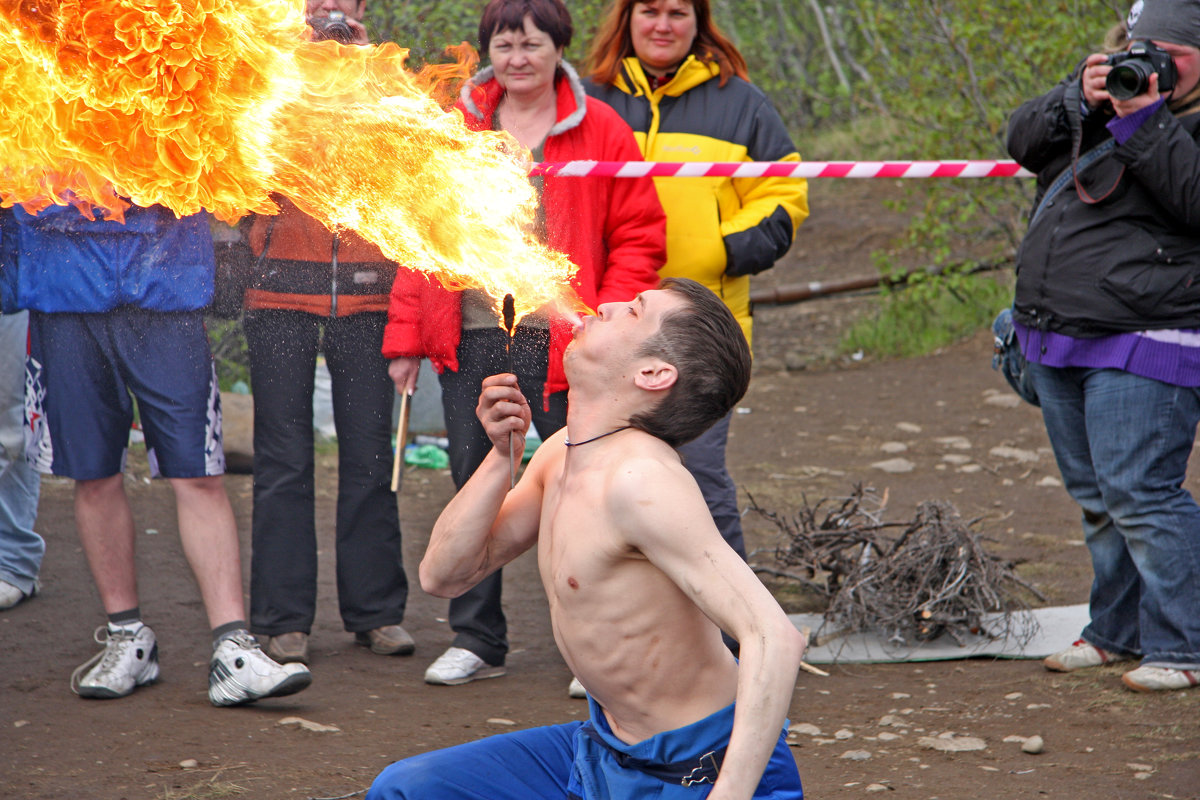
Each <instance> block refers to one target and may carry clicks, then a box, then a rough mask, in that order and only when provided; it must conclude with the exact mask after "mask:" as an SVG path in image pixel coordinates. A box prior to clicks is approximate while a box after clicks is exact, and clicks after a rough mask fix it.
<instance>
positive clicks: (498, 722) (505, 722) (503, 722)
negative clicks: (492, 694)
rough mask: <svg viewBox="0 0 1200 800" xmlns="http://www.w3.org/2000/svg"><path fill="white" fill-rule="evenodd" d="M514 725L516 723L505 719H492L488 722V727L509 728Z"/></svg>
mask: <svg viewBox="0 0 1200 800" xmlns="http://www.w3.org/2000/svg"><path fill="white" fill-rule="evenodd" d="M516 724H517V723H515V722H513V721H512V720H511V719H505V718H504V717H492V718H491V719H489V720H488V725H504V726H507V727H511V726H513V725H516Z"/></svg>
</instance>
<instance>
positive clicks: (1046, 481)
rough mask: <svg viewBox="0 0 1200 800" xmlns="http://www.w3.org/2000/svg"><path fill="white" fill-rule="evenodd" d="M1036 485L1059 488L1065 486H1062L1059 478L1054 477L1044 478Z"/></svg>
mask: <svg viewBox="0 0 1200 800" xmlns="http://www.w3.org/2000/svg"><path fill="white" fill-rule="evenodd" d="M1036 485H1037V486H1054V487H1058V486H1062V485H1063V484H1062V481H1060V480H1059V479H1058V478H1056V477H1054V476H1053V475H1047V476H1046V477H1044V478H1042V479H1041V480H1040V481H1038V482H1037V484H1036Z"/></svg>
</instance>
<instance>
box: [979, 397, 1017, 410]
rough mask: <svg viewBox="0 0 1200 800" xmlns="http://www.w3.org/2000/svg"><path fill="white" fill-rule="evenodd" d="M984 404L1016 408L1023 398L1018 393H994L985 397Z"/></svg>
mask: <svg viewBox="0 0 1200 800" xmlns="http://www.w3.org/2000/svg"><path fill="white" fill-rule="evenodd" d="M983 402H984V405H989V406H999V407H1000V408H1016V407H1017V406H1019V405H1020V404H1021V398H1020V397H1018V396H1017V395H1016V394H1013V393H1009V394H1000V393H997V394H993V395H989V396H988V397H985V398H984V400H983Z"/></svg>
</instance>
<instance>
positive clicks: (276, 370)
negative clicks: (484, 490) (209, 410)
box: [245, 309, 408, 636]
mask: <svg viewBox="0 0 1200 800" xmlns="http://www.w3.org/2000/svg"><path fill="white" fill-rule="evenodd" d="M386 322H387V315H386V314H385V313H383V312H369V313H363V314H354V315H351V316H346V317H338V318H325V317H319V316H316V315H314V314H308V313H304V312H301V311H282V310H274V309H267V310H259V311H252V312H249V313H247V314H246V319H245V329H246V341H247V344H248V345H249V350H250V377H251V380H252V382H253V385H254V516H253V523H252V529H251V530H252V536H251V542H252V545H253V554H252V557H251V560H250V627H251V629H252V630H253V631H254V632H255V633H261V634H265V635H268V636H276V635H279V634H282V633H288V632H291V631H302V632H305V633H308V632H310V631H311V629H312V623H313V615H314V613H315V610H316V599H317V538H316V523H315V518H314V502H315V499H314V487H313V483H314V479H313V400H312V396H313V372H314V370H315V368H316V359H317V351H318V348H320V349H321V350H323V351H324V353H325V362H326V364H327V366H328V367H329V373H330V376H331V377H332V389H333V421H334V426H335V427H336V429H337V437H338V497H337V523H336V552H337V586H338V606H339V609H340V611H341V616H342V622H343V624H344V625H345V628H346V630H348V631H353V632H362V631H368V630H371V629H373V628H377V627H380V626H382V625H394V624H398V623H399V622H401V621H402V620H403V619H404V606H405V603H406V601H407V599H408V580H407V578H406V577H405V574H404V564H403V561H402V556H401V552H400V520H399V516H398V512H397V507H396V495H395V494H394V493H393V492H392V491H391V470H392V445H391V424H392V402H393V400H394V398H395V393H396V390H395V387H394V385H393V384H392V381H391V379H390V378H389V377H388V374H387V366H388V362H387V359H385V358H384V357H383V355H382V354H381V353H380V346H381V345H382V342H383V327H384V324H385V323H386ZM322 329H323V330H324V337H323V338H322Z"/></svg>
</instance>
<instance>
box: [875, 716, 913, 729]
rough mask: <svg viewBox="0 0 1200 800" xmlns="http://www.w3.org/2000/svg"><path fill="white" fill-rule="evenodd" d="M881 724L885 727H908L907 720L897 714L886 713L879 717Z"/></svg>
mask: <svg viewBox="0 0 1200 800" xmlns="http://www.w3.org/2000/svg"><path fill="white" fill-rule="evenodd" d="M879 724H880V725H881V726H883V727H890V728H907V727H908V723H907V722H905V721H904V720H902V719H900V718H899V717H897V716H895V715H894V714H884V715H883V716H882V717H880V718H879Z"/></svg>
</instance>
